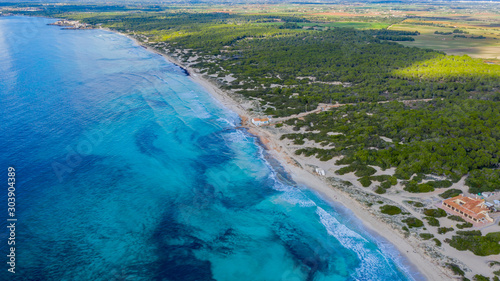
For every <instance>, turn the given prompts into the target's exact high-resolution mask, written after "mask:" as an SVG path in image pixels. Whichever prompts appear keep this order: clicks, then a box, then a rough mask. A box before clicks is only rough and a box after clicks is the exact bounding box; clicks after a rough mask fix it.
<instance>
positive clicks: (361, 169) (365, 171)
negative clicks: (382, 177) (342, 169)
mask: <svg viewBox="0 0 500 281" xmlns="http://www.w3.org/2000/svg"><path fill="white" fill-rule="evenodd" d="M376 172H377V170H375V168H373V167H370V166H366V165H359V166H357V168H356V172H355V173H354V174H355V175H356V176H358V177H368V176H371V175H373V174H375V173H376Z"/></svg>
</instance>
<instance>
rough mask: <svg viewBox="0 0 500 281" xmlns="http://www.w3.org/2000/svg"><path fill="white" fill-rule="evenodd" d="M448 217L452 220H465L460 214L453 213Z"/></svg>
mask: <svg viewBox="0 0 500 281" xmlns="http://www.w3.org/2000/svg"><path fill="white" fill-rule="evenodd" d="M448 218H449V219H450V220H452V221H459V222H465V220H464V219H463V218H462V217H460V216H454V215H452V216H448Z"/></svg>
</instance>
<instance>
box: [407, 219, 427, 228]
mask: <svg viewBox="0 0 500 281" xmlns="http://www.w3.org/2000/svg"><path fill="white" fill-rule="evenodd" d="M402 222H404V223H406V224H407V225H408V227H409V228H412V227H422V226H424V223H423V222H422V221H421V220H419V219H417V218H414V217H409V218H407V219H404V220H402Z"/></svg>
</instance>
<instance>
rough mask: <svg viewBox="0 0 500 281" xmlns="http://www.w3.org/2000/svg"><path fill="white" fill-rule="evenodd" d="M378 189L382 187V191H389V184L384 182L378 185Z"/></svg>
mask: <svg viewBox="0 0 500 281" xmlns="http://www.w3.org/2000/svg"><path fill="white" fill-rule="evenodd" d="M380 187H382V188H384V189H389V188H391V183H390V182H389V181H384V182H382V183H381V184H380Z"/></svg>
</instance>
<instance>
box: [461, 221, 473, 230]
mask: <svg viewBox="0 0 500 281" xmlns="http://www.w3.org/2000/svg"><path fill="white" fill-rule="evenodd" d="M470 227H472V223H470V222H466V223H459V224H457V228H458V229H464V228H470Z"/></svg>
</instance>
